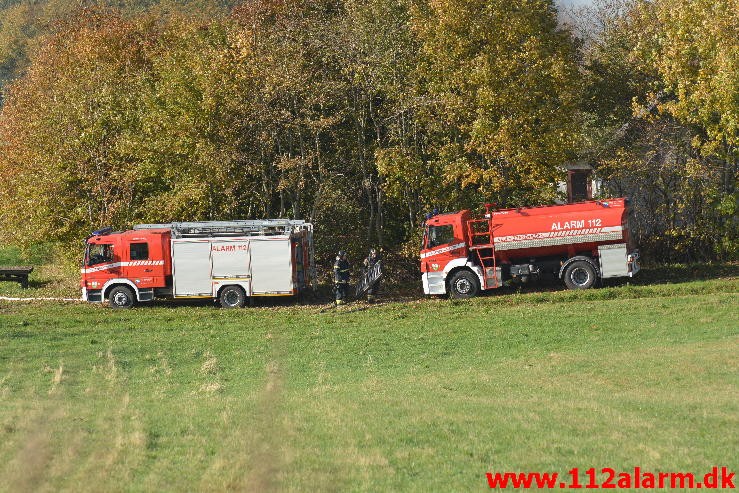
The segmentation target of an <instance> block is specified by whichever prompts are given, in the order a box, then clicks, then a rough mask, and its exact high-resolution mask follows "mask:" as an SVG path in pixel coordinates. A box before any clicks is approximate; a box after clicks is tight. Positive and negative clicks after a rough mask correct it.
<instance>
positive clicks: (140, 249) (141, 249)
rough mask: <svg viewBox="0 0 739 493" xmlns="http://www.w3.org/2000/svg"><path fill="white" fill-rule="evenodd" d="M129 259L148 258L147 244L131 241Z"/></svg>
mask: <svg viewBox="0 0 739 493" xmlns="http://www.w3.org/2000/svg"><path fill="white" fill-rule="evenodd" d="M131 260H149V244H148V243H131Z"/></svg>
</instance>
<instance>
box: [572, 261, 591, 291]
mask: <svg viewBox="0 0 739 493" xmlns="http://www.w3.org/2000/svg"><path fill="white" fill-rule="evenodd" d="M564 281H565V285H566V286H567V287H568V288H569V289H590V288H592V287H593V284H595V267H593V264H591V263H590V262H587V261H585V260H577V261H575V262H572V263H571V264H570V265H568V266H567V269H565V275H564Z"/></svg>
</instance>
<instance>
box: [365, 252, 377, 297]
mask: <svg viewBox="0 0 739 493" xmlns="http://www.w3.org/2000/svg"><path fill="white" fill-rule="evenodd" d="M379 261H380V254H379V253H378V252H377V250H376V249H375V248H372V249H371V250H370V251H369V255H367V258H366V259H364V275H365V276H366V275H367V273H368V272H369V271H370V270H372V267H374V266H375V264H376V263H377V262H379ZM379 289H380V281H379V280H377V281H375V283H374V284H373V285H372V287H371V288H369V289H368V290H367V301H369V302H370V303H372V302H373V301H374V300H375V296H377V293H378V291H379Z"/></svg>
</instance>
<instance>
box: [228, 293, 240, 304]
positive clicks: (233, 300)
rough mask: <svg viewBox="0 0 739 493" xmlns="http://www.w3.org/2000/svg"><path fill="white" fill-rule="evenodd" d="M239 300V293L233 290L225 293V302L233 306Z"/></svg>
mask: <svg viewBox="0 0 739 493" xmlns="http://www.w3.org/2000/svg"><path fill="white" fill-rule="evenodd" d="M238 302H239V295H238V293H236V292H235V291H229V292H228V293H226V303H228V304H229V305H231V306H233V305H235V304H237V303H238Z"/></svg>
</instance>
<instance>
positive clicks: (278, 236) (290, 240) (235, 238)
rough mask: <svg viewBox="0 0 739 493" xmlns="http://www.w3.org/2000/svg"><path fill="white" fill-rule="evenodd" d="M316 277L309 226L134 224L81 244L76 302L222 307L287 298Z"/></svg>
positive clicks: (284, 222)
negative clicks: (164, 301)
mask: <svg viewBox="0 0 739 493" xmlns="http://www.w3.org/2000/svg"><path fill="white" fill-rule="evenodd" d="M313 279H315V268H314V265H313V226H312V225H311V224H310V223H306V222H304V221H292V220H287V219H268V220H261V221H228V222H225V221H206V222H187V223H171V224H140V225H138V226H135V227H134V228H133V230H130V231H124V232H113V231H112V229H111V228H105V229H102V230H99V231H95V232H94V233H93V234H92V235H91V236H90V237H88V238H87V241H86V250H85V259H84V263H83V267H82V280H81V286H82V297H83V299H85V300H87V301H90V302H103V301H105V300H107V301H108V302H109V303H110V306H112V307H114V308H130V307H131V306H133V305H134V304H135V303H136V302H145V301H152V300H153V299H154V298H155V297H156V298H213V299H216V300H219V301H220V303H221V306H223V307H226V308H235V307H243V306H244V305H245V303H246V301H247V300H248V299H250V298H251V297H253V296H294V295H297V294H299V293H300V292H301V291H303V290H305V289H306V288H308V287H310V286H311V285H312V283H313Z"/></svg>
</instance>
